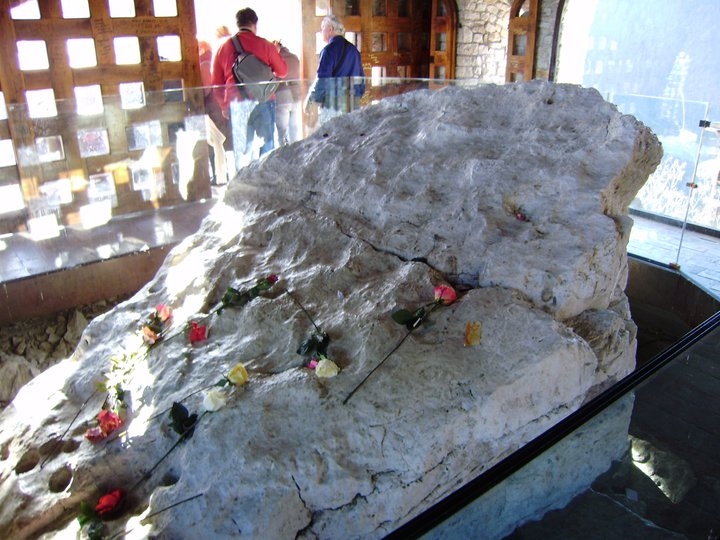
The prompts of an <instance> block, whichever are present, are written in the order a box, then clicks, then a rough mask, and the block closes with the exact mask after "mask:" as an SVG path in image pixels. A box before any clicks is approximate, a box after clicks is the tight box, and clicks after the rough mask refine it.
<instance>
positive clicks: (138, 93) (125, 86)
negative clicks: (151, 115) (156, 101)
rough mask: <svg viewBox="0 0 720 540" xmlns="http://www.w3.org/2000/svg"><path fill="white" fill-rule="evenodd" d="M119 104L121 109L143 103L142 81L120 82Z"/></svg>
mask: <svg viewBox="0 0 720 540" xmlns="http://www.w3.org/2000/svg"><path fill="white" fill-rule="evenodd" d="M118 89H119V90H120V106H121V107H122V108H123V109H137V108H139V107H143V106H144V105H145V88H144V86H143V83H141V82H134V83H120V84H119V85H118Z"/></svg>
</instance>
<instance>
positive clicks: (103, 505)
mask: <svg viewBox="0 0 720 540" xmlns="http://www.w3.org/2000/svg"><path fill="white" fill-rule="evenodd" d="M123 499H124V494H123V492H122V490H120V489H114V490H112V491H111V492H109V493H106V494H105V495H103V496H102V497H100V498H99V499H98V503H97V505H95V512H96V513H97V515H98V516H100V518H101V519H110V518H112V517H114V516H116V515H117V514H118V513H119V512H120V511H121V510H122V503H123Z"/></svg>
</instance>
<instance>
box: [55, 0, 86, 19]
mask: <svg viewBox="0 0 720 540" xmlns="http://www.w3.org/2000/svg"><path fill="white" fill-rule="evenodd" d="M60 5H61V6H62V16H63V18H64V19H89V18H90V6H88V0H60Z"/></svg>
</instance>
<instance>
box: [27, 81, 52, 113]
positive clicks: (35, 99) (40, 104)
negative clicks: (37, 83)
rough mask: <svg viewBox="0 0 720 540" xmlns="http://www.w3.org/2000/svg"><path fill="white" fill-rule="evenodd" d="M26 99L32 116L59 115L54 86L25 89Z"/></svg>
mask: <svg viewBox="0 0 720 540" xmlns="http://www.w3.org/2000/svg"><path fill="white" fill-rule="evenodd" d="M25 101H27V106H28V116H30V118H51V117H53V116H57V105H56V104H55V92H53V90H52V88H45V89H42V90H27V91H25Z"/></svg>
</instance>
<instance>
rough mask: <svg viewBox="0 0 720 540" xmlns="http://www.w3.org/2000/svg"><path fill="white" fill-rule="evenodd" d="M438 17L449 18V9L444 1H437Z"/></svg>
mask: <svg viewBox="0 0 720 540" xmlns="http://www.w3.org/2000/svg"><path fill="white" fill-rule="evenodd" d="M437 16H438V17H446V16H447V8H446V7H445V1H444V0H437Z"/></svg>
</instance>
